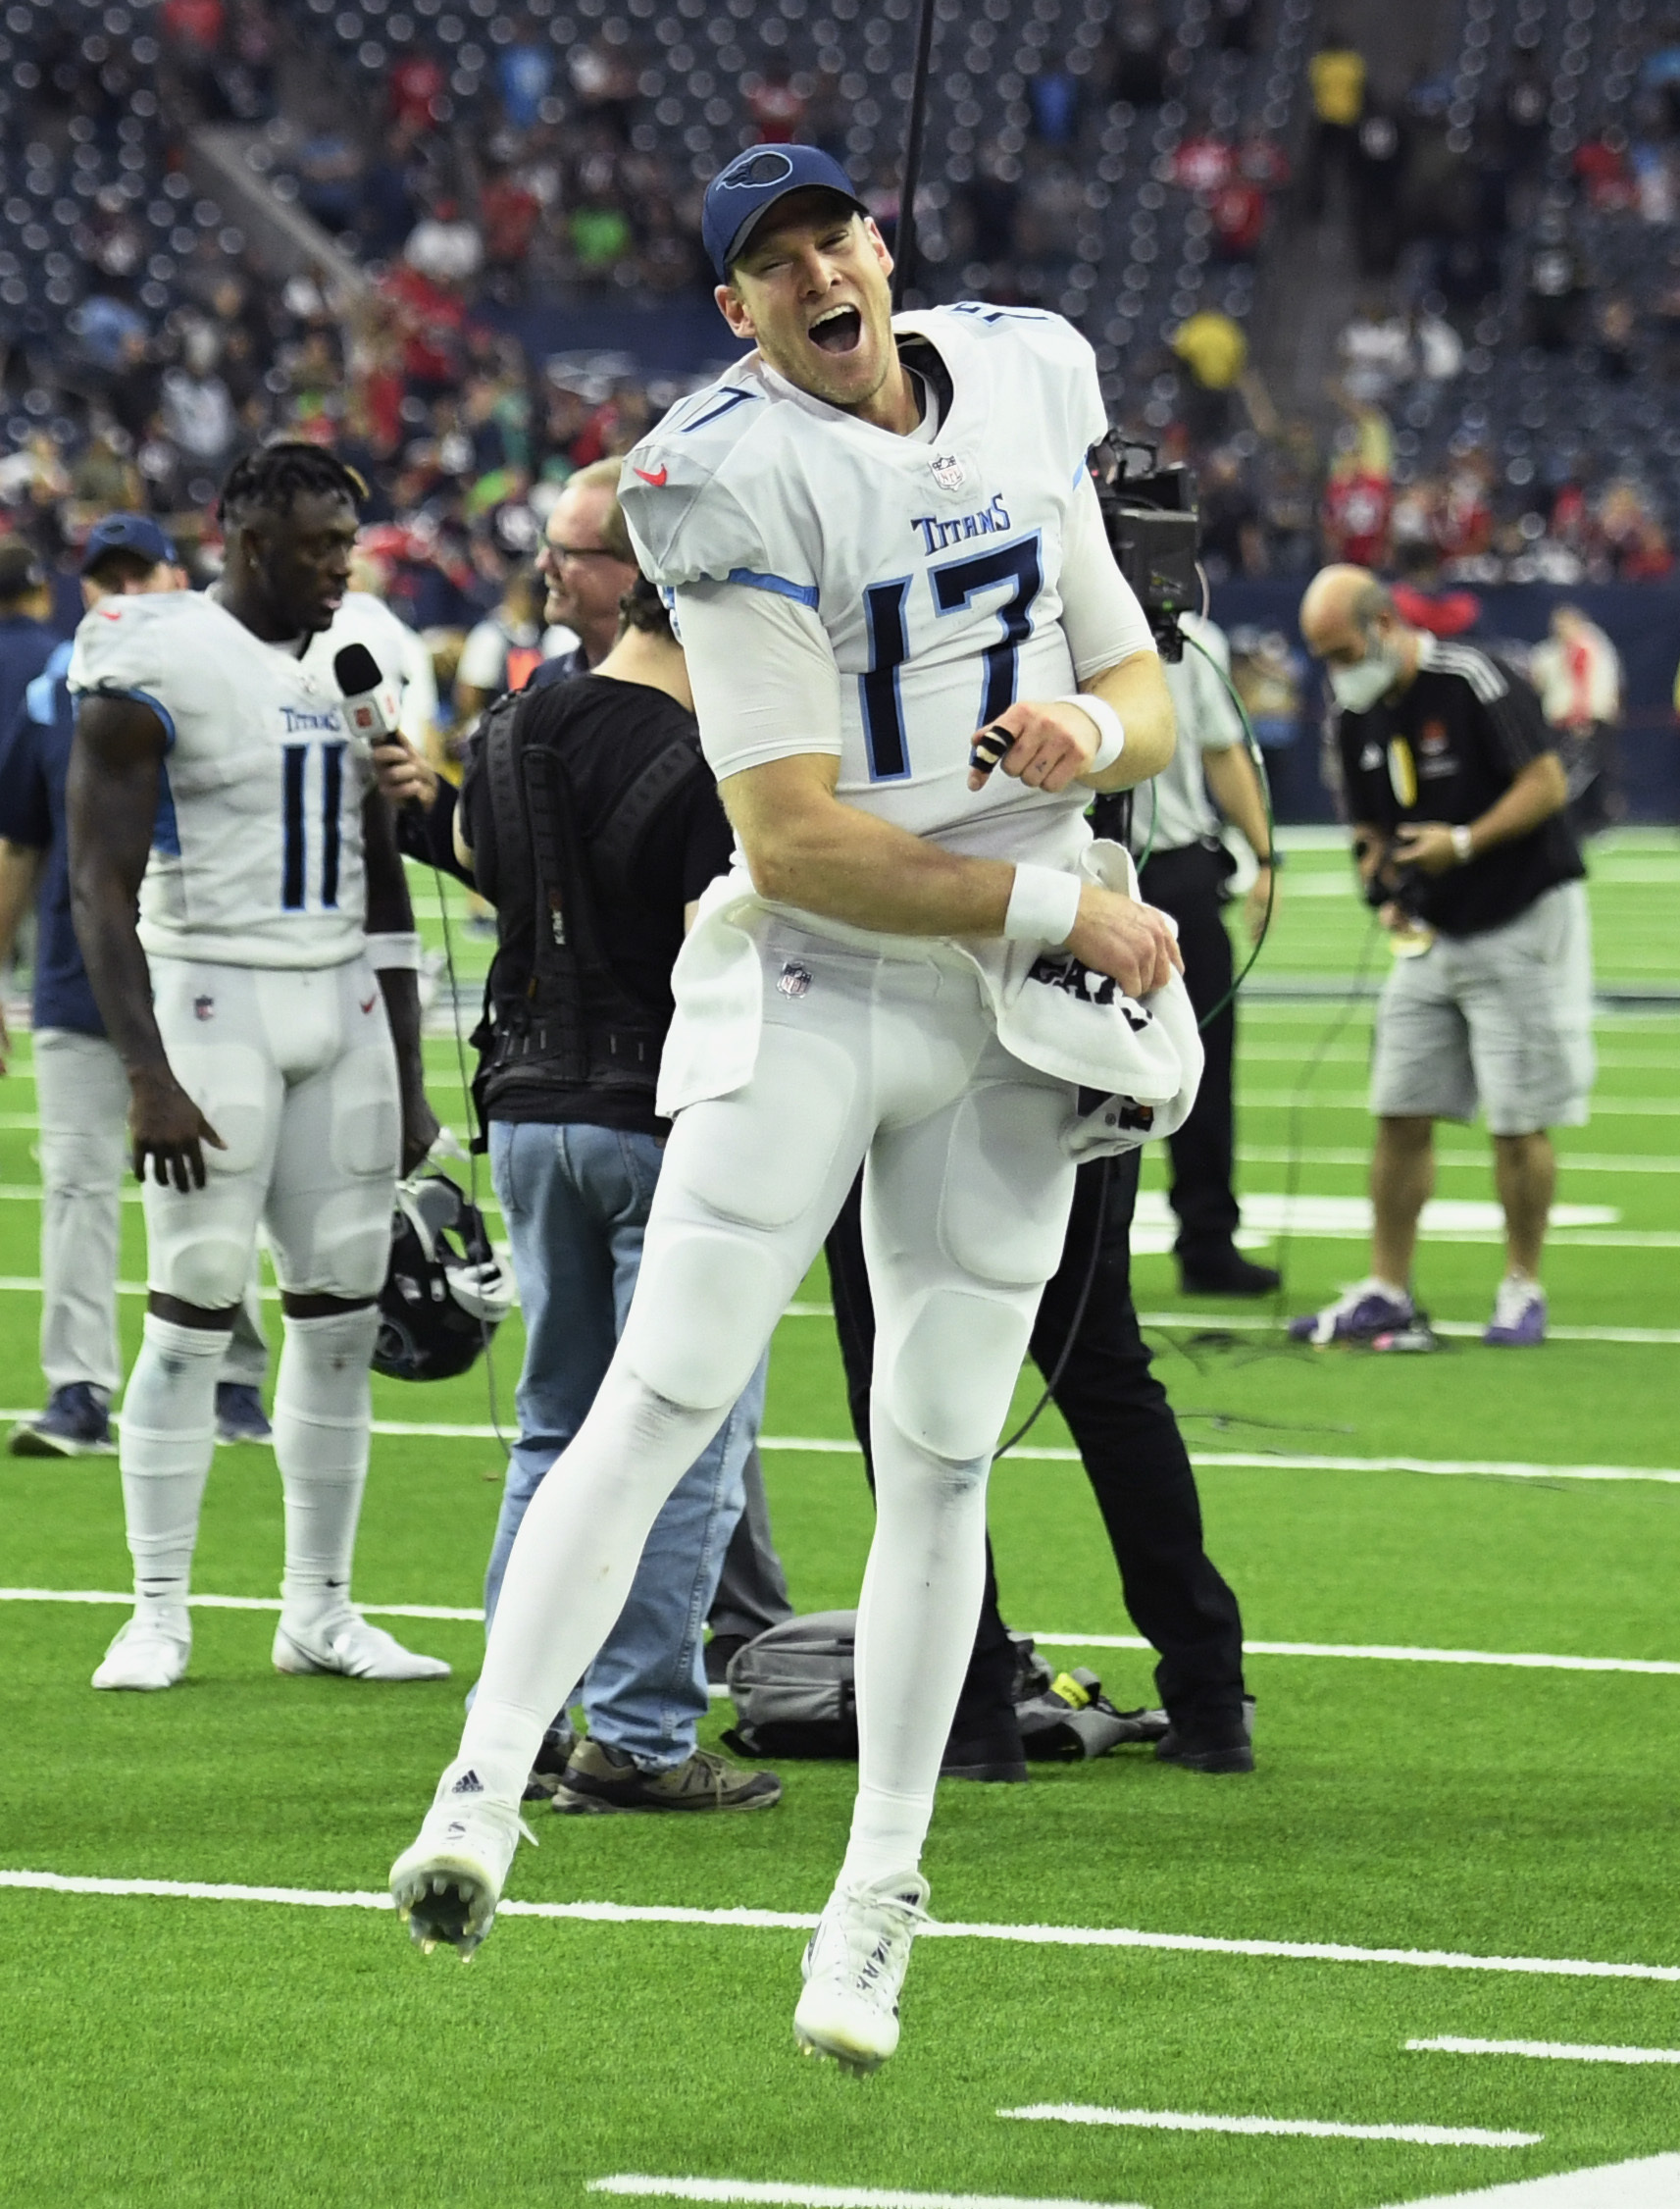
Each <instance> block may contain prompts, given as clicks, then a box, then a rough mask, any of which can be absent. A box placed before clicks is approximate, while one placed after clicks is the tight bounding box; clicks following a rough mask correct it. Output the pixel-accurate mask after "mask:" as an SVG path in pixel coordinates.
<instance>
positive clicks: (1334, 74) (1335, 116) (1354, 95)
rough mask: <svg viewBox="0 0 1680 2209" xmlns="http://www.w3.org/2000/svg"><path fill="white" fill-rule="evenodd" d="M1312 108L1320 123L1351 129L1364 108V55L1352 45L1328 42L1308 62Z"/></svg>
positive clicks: (1307, 70)
mask: <svg viewBox="0 0 1680 2209" xmlns="http://www.w3.org/2000/svg"><path fill="white" fill-rule="evenodd" d="M1306 72H1307V76H1308V77H1309V78H1310V79H1311V82H1312V112H1313V114H1314V115H1315V116H1316V117H1317V118H1318V120H1319V122H1320V123H1333V124H1338V125H1340V126H1341V127H1342V128H1345V129H1350V128H1352V126H1353V125H1354V124H1355V123H1357V122H1358V120H1359V118H1360V116H1361V115H1362V114H1363V113H1364V108H1365V57H1364V55H1363V54H1358V53H1355V52H1354V50H1353V48H1352V47H1351V46H1325V47H1322V48H1321V49H1320V50H1319V52H1317V53H1316V54H1314V55H1313V57H1312V59H1311V60H1310V61H1309V62H1308V63H1307V65H1306Z"/></svg>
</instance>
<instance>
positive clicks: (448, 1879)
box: [390, 1767, 536, 1963]
mask: <svg viewBox="0 0 1680 2209" xmlns="http://www.w3.org/2000/svg"><path fill="white" fill-rule="evenodd" d="M522 1833H523V1834H524V1835H525V1837H526V1839H527V1840H528V1841H529V1842H530V1843H531V1845H532V1847H533V1848H535V1846H536V1835H535V1833H534V1832H533V1831H532V1830H531V1827H530V1826H529V1825H528V1824H526V1823H525V1821H524V1819H523V1818H521V1817H520V1815H519V1808H518V1805H517V1804H514V1803H499V1802H496V1801H495V1800H493V1798H492V1797H490V1796H488V1795H486V1794H485V1793H484V1783H483V1781H482V1780H481V1779H480V1777H479V1775H478V1773H477V1772H474V1771H473V1770H471V1768H469V1769H468V1770H466V1771H464V1772H456V1771H455V1770H454V1768H453V1767H451V1769H450V1771H449V1772H445V1773H444V1774H443V1776H442V1778H441V1779H440V1780H439V1781H438V1782H437V1793H436V1795H435V1796H434V1797H433V1804H432V1808H431V1809H430V1810H429V1811H428V1812H427V1814H426V1818H425V1821H424V1823H423V1824H422V1825H421V1828H420V1831H419V1833H418V1834H417V1835H416V1836H415V1841H414V1846H413V1847H412V1848H409V1849H405V1850H404V1851H403V1853H402V1855H401V1856H399V1857H398V1858H397V1860H396V1862H395V1863H394V1864H393V1865H392V1866H391V1876H390V1890H391V1894H392V1895H393V1897H394V1898H395V1901H396V1906H397V1913H398V1915H399V1916H400V1917H401V1919H402V1921H403V1923H404V1924H405V1925H406V1926H407V1927H408V1933H409V1938H410V1939H411V1940H412V1941H413V1942H414V1944H415V1946H416V1947H417V1948H418V1949H419V1950H420V1952H421V1954H422V1955H424V1956H430V1955H431V1953H432V1951H433V1948H435V1947H436V1946H437V1943H438V1942H439V1941H443V1942H445V1943H446V1944H447V1945H448V1946H449V1947H451V1948H453V1949H454V1950H455V1951H456V1952H457V1954H458V1955H459V1956H460V1958H461V1961H462V1963H466V1962H468V1960H469V1959H470V1958H471V1956H472V1954H473V1951H474V1950H475V1949H476V1948H477V1947H478V1946H479V1944H480V1942H481V1941H482V1940H484V1936H485V1935H486V1934H487V1933H488V1931H489V1929H490V1926H492V1925H493V1924H494V1923H495V1915H496V1904H497V1903H498V1902H499V1901H500V1900H501V1893H502V1883H503V1881H504V1880H505V1879H506V1877H507V1872H508V1866H509V1865H510V1864H511V1863H512V1862H513V1854H514V1851H515V1849H517V1848H518V1846H519V1837H520V1835H521V1834H522Z"/></svg>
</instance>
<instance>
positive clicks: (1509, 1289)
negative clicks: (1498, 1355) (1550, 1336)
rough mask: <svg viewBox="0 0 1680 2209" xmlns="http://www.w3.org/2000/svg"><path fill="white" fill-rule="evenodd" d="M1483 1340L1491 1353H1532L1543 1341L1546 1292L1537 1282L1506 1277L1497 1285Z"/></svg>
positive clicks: (1544, 1334) (1483, 1331) (1483, 1332)
mask: <svg viewBox="0 0 1680 2209" xmlns="http://www.w3.org/2000/svg"><path fill="white" fill-rule="evenodd" d="M1482 1340H1483V1341H1484V1342H1485V1343H1486V1344H1487V1345H1488V1347H1489V1348H1490V1349H1491V1350H1534V1349H1537V1348H1538V1347H1539V1345H1540V1344H1541V1343H1543V1342H1544V1341H1545V1340H1546V1291H1545V1290H1544V1289H1543V1288H1541V1287H1540V1285H1539V1283H1538V1282H1535V1281H1516V1280H1512V1279H1511V1278H1510V1277H1509V1276H1508V1275H1507V1277H1506V1278H1505V1279H1504V1280H1502V1282H1501V1283H1500V1286H1499V1293H1498V1295H1497V1296H1496V1297H1495V1298H1494V1315H1493V1317H1492V1318H1491V1319H1490V1320H1489V1321H1488V1323H1487V1325H1486V1326H1485V1327H1484V1328H1483V1330H1482Z"/></svg>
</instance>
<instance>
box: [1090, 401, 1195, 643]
mask: <svg viewBox="0 0 1680 2209" xmlns="http://www.w3.org/2000/svg"><path fill="white" fill-rule="evenodd" d="M1135 459H1137V460H1141V461H1142V463H1143V465H1142V466H1141V467H1140V466H1135V465H1134V461H1135ZM1091 460H1092V468H1093V472H1094V474H1095V479H1096V497H1097V503H1098V504H1099V505H1100V506H1101V508H1102V525H1103V528H1104V529H1105V530H1106V531H1107V532H1108V541H1109V544H1110V545H1111V546H1112V547H1113V551H1114V557H1115V560H1116V561H1117V563H1118V564H1119V568H1120V573H1121V574H1122V575H1123V576H1124V577H1125V578H1126V581H1127V582H1128V583H1129V584H1130V585H1131V586H1132V589H1133V590H1134V591H1136V592H1137V594H1138V602H1139V604H1140V605H1141V606H1142V607H1143V609H1144V611H1145V614H1146V615H1147V616H1148V621H1149V627H1150V629H1151V630H1152V631H1153V632H1154V638H1155V642H1156V644H1157V645H1158V646H1159V647H1160V654H1161V657H1162V659H1167V660H1179V659H1182V658H1183V657H1184V637H1183V635H1182V633H1181V632H1180V629H1179V625H1178V624H1179V616H1180V615H1181V614H1185V613H1192V612H1196V611H1197V610H1199V608H1200V606H1201V603H1202V584H1201V574H1200V570H1199V569H1198V568H1197V566H1196V550H1197V547H1198V546H1199V544H1200V541H1201V515H1200V513H1199V511H1198V509H1197V507H1196V478H1195V477H1194V476H1193V475H1192V474H1191V472H1190V470H1189V469H1188V468H1187V467H1185V466H1184V465H1183V463H1182V462H1176V461H1175V462H1173V463H1172V464H1171V465H1169V466H1168V467H1165V468H1163V467H1161V466H1159V465H1158V455H1157V453H1156V450H1155V447H1154V446H1153V445H1149V444H1143V443H1141V442H1140V441H1139V440H1138V439H1137V438H1135V437H1125V436H1124V435H1123V434H1122V433H1121V432H1120V431H1118V430H1111V431H1110V432H1109V434H1108V436H1107V437H1104V438H1103V440H1102V442H1101V443H1100V444H1098V445H1093V447H1092V449H1091Z"/></svg>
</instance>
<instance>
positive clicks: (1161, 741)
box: [1080, 652, 1177, 791]
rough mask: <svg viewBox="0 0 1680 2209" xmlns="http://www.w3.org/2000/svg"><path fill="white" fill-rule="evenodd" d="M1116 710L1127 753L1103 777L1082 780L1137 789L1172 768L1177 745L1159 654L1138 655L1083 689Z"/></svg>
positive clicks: (1099, 785) (1093, 785)
mask: <svg viewBox="0 0 1680 2209" xmlns="http://www.w3.org/2000/svg"><path fill="white" fill-rule="evenodd" d="M1080 689H1081V690H1082V691H1090V692H1092V693H1094V694H1095V696H1097V697H1099V698H1101V699H1102V701H1103V703H1104V704H1106V705H1111V706H1112V707H1113V708H1114V710H1115V712H1116V713H1117V714H1118V715H1119V716H1120V722H1121V726H1122V727H1123V728H1124V729H1125V731H1126V748H1125V750H1124V751H1122V752H1121V754H1120V756H1119V758H1118V759H1116V760H1115V762H1114V764H1113V765H1112V766H1111V767H1105V768H1104V769H1103V770H1102V772H1101V773H1100V774H1098V775H1082V776H1081V777H1080V780H1081V781H1082V782H1084V783H1086V784H1087V785H1088V786H1089V787H1090V788H1091V789H1092V790H1100V791H1108V790H1132V789H1134V788H1135V787H1136V786H1137V785H1138V784H1139V783H1146V782H1148V781H1150V780H1151V779H1152V778H1153V777H1154V776H1156V775H1158V774H1159V773H1160V772H1161V770H1162V769H1163V768H1164V767H1169V766H1171V764H1172V756H1173V750H1174V746H1175V745H1176V743H1177V725H1176V723H1175V721H1174V718H1173V701H1172V693H1171V692H1170V691H1169V690H1168V689H1167V679H1166V677H1165V676H1164V675H1163V674H1162V673H1161V663H1160V659H1159V657H1158V656H1157V655H1156V654H1155V653H1154V652H1137V653H1134V655H1133V656H1132V658H1131V659H1125V660H1122V661H1121V662H1120V664H1119V666H1118V667H1110V668H1106V669H1104V671H1103V672H1102V674H1100V675H1095V676H1093V677H1092V679H1091V681H1090V682H1089V683H1082V684H1081V685H1080Z"/></svg>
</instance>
